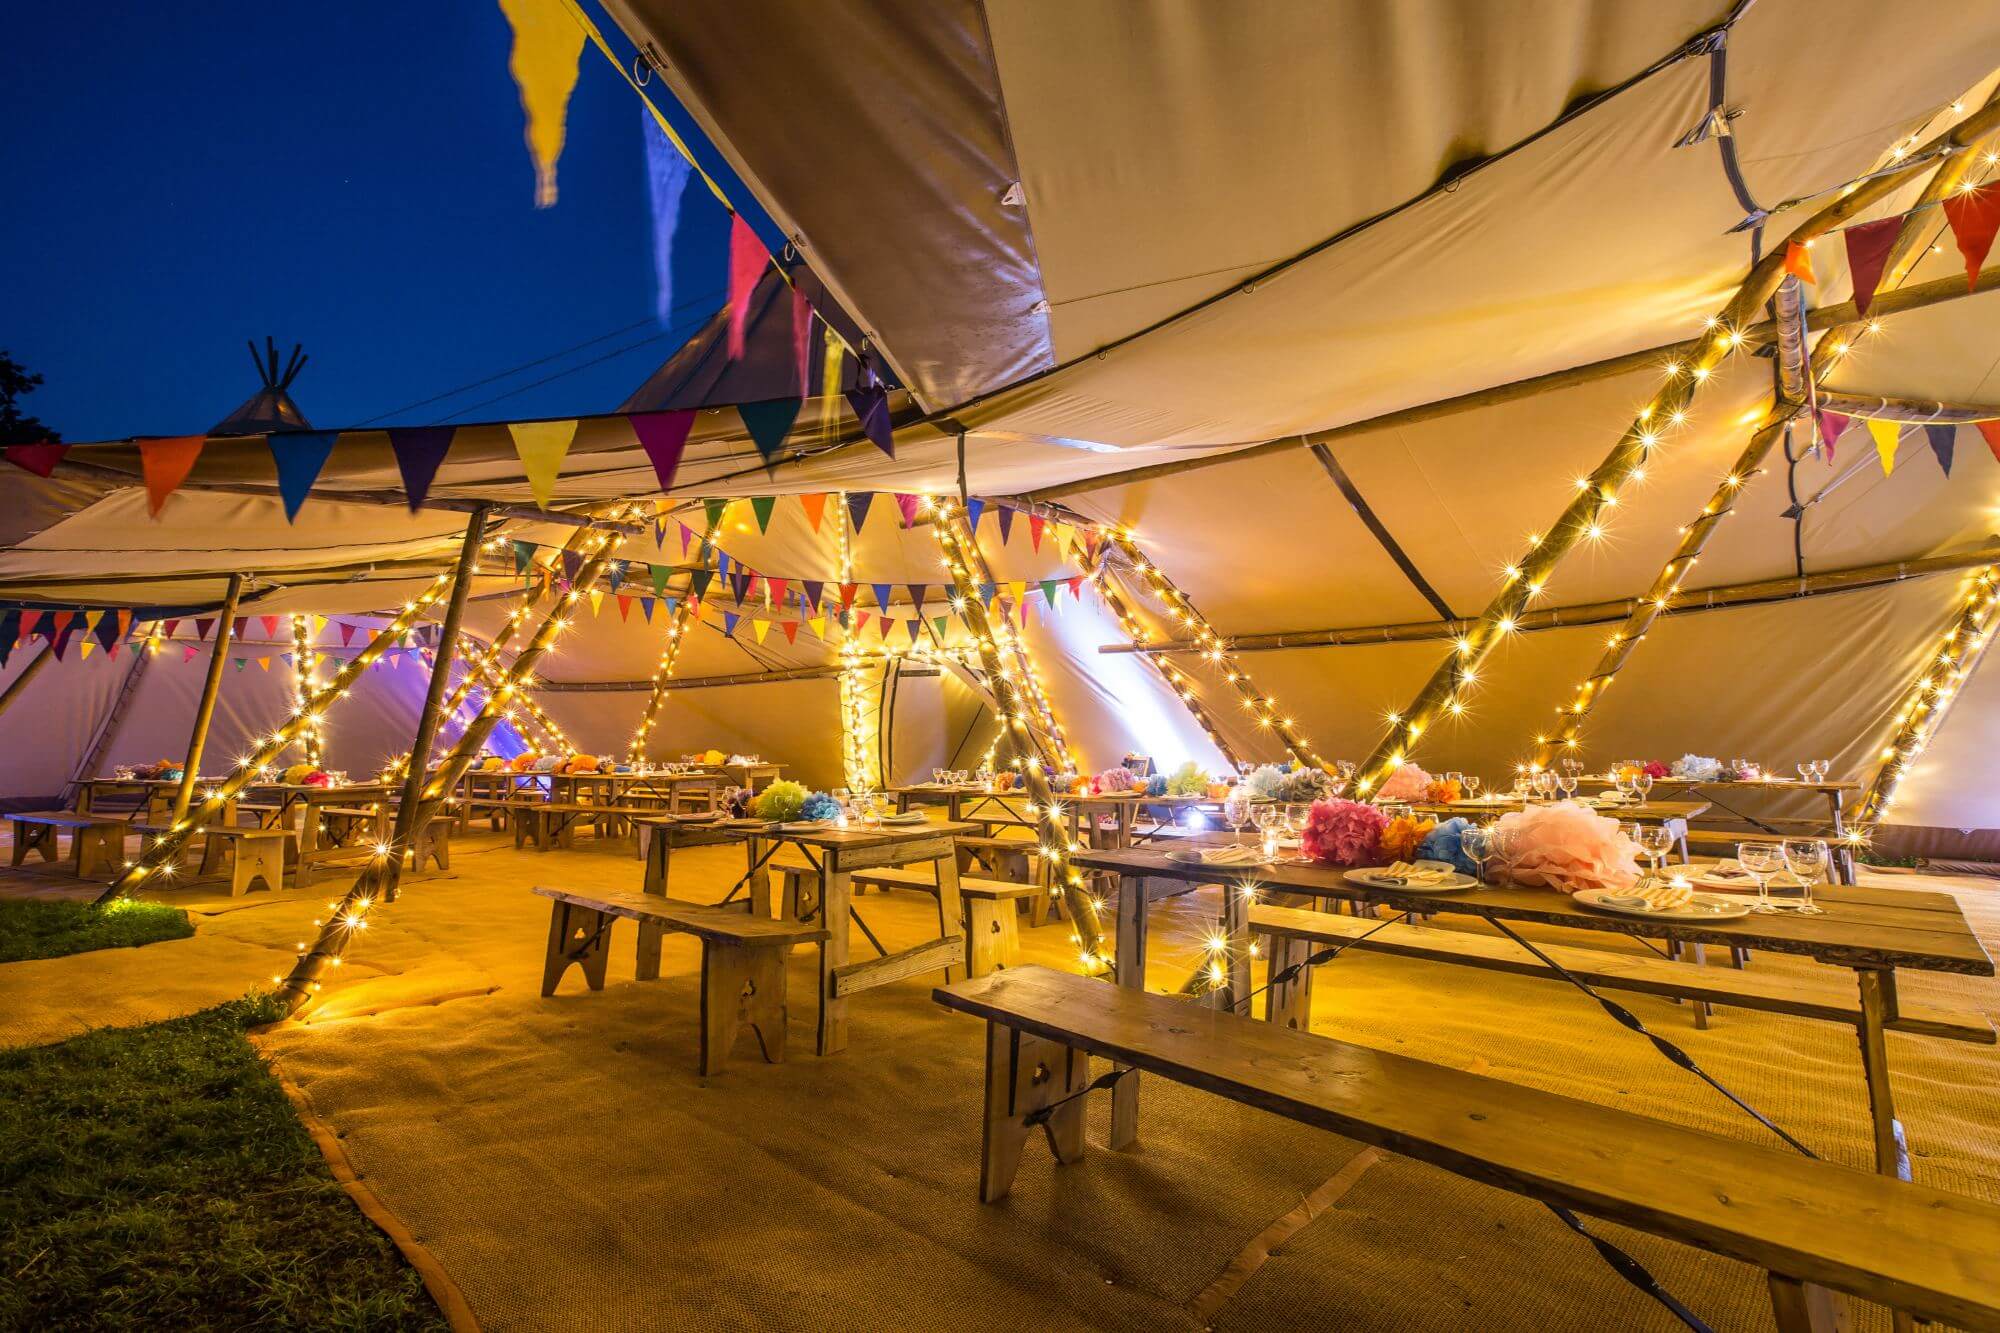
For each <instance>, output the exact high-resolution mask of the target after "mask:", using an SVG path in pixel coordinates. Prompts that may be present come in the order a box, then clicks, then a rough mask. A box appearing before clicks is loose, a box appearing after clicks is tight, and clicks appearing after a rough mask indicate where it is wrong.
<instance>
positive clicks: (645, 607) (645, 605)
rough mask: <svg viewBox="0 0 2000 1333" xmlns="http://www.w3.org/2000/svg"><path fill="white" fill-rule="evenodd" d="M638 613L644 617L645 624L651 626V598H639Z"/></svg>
mask: <svg viewBox="0 0 2000 1333" xmlns="http://www.w3.org/2000/svg"><path fill="white" fill-rule="evenodd" d="M639 611H640V614H642V615H644V616H645V617H646V623H647V624H649V625H650V624H652V623H653V599H652V598H650V597H641V598H640V599H639Z"/></svg>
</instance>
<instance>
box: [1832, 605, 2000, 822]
mask: <svg viewBox="0 0 2000 1333" xmlns="http://www.w3.org/2000/svg"><path fill="white" fill-rule="evenodd" d="M1996 605H2000V565H1988V566H1986V567H1985V568H1984V569H1981V570H1978V571H1976V572H1974V573H1972V574H1969V575H1967V576H1966V579H1965V583H1964V592H1963V596H1962V597H1961V599H1960V601H1959V605H1958V610H1957V611H1956V613H1954V614H1953V616H1952V618H1951V625H1950V627H1949V628H1948V629H1946V630H1945V632H1944V637H1943V639H1942V640H1940V641H1939V643H1938V645H1937V648H1936V650H1935V651H1934V652H1931V653H1929V654H1928V655H1926V656H1925V658H1924V664H1923V665H1922V666H1921V667H1919V668H1918V669H1917V679H1916V682H1915V683H1914V684H1913V685H1911V686H1910V692H1909V693H1908V694H1907V695H1905V696H1904V698H1903V707H1902V710H1901V711H1900V712H1898V713H1897V714H1896V732H1895V735H1893V736H1892V737H1890V739H1889V743H1888V744H1887V745H1885V746H1883V747H1882V754H1881V761H1882V762H1881V765H1880V767H1878V768H1877V769H1876V770H1875V776H1874V778H1873V779H1872V780H1871V781H1870V782H1869V784H1868V788H1867V790H1866V791H1864V792H1863V793H1862V795H1861V803H1860V804H1859V805H1857V806H1856V807H1855V811H1854V827H1853V828H1851V829H1849V830H1848V832H1847V841H1848V842H1849V843H1850V844H1851V845H1853V846H1857V847H1859V846H1865V845H1866V844H1867V842H1868V831H1869V829H1870V828H1872V827H1873V826H1874V825H1876V824H1879V823H1880V822H1881V821H1882V818H1883V816H1885V815H1887V814H1888V813H1889V811H1890V809H1892V808H1893V807H1894V805H1895V803H1896V788H1897V786H1898V785H1899V784H1900V783H1901V782H1902V780H1903V779H1904V778H1905V777H1907V776H1909V772H1910V770H1911V769H1912V768H1914V767H1916V763H1917V760H1918V758H1919V757H1921V756H1922V754H1923V752H1924V748H1925V747H1926V746H1927V745H1929V744H1930V742H1931V739H1932V738H1933V737H1934V736H1936V735H1937V732H1938V728H1939V727H1941V726H1942V725H1944V719H1945V715H1946V714H1947V713H1949V712H1950V711H1951V705H1952V702H1953V701H1954V700H1956V699H1957V698H1958V696H1959V695H1960V694H1961V693H1962V692H1963V691H1964V689H1965V681H1966V678H1967V677H1968V676H1970V675H1971V674H1972V670H1973V668H1974V667H1976V666H1978V665H1979V659H1980V657H1981V655H1982V654H1984V653H1985V651H1986V645H1987V644H1988V643H1989V642H1991V641H1992V638H1993V630H1994V620H1995V614H1994V611H1995V607H1996Z"/></svg>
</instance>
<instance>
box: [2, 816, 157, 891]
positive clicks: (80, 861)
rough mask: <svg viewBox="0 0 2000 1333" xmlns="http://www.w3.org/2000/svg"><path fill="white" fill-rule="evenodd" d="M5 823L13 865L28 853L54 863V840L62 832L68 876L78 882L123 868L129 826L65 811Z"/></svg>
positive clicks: (21, 817) (22, 859)
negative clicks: (66, 846)
mask: <svg viewBox="0 0 2000 1333" xmlns="http://www.w3.org/2000/svg"><path fill="white" fill-rule="evenodd" d="M7 820H8V822H9V823H10V824H12V825H13V831H14V860H13V864H15V865H20V864H21V863H22V862H23V861H25V860H27V859H28V853H29V852H31V851H33V852H39V853H41V857H42V859H43V860H44V861H54V860H56V859H57V847H56V838H57V835H58V834H59V833H61V832H63V831H65V830H67V831H68V833H69V835H70V837H69V866H70V873H71V874H73V875H75V876H76V877H77V878H78V879H95V878H97V877H98V876H100V875H107V874H116V873H117V872H118V871H119V870H120V869H122V868H123V866H124V864H125V835H126V834H127V833H128V832H130V831H131V825H129V824H127V823H126V822H125V821H124V820H122V819H116V818H106V817H105V816H103V815H79V814H76V813H74V812H73V811H69V810H30V811H24V812H22V813H19V814H10V815H8V816H7Z"/></svg>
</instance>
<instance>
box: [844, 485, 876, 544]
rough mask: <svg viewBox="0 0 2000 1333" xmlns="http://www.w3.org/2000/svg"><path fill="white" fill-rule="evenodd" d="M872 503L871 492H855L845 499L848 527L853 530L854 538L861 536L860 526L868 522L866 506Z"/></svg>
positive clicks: (872, 493)
mask: <svg viewBox="0 0 2000 1333" xmlns="http://www.w3.org/2000/svg"><path fill="white" fill-rule="evenodd" d="M874 503H875V493H874V492H873V491H856V492H855V493H854V494H852V495H850V496H848V497H847V521H848V526H850V527H852V528H853V529H854V535H855V536H857V537H858V536H860V535H861V525H862V524H863V523H866V522H867V521H868V506H869V505H872V504H874Z"/></svg>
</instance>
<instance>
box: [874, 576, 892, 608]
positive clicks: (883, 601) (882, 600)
mask: <svg viewBox="0 0 2000 1333" xmlns="http://www.w3.org/2000/svg"><path fill="white" fill-rule="evenodd" d="M894 586H895V585H893V584H889V583H876V584H872V585H870V590H871V591H873V592H874V594H875V605H876V606H878V607H880V608H881V609H882V610H884V611H887V610H888V609H889V594H890V592H891V591H892V590H893V589H894Z"/></svg>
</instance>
